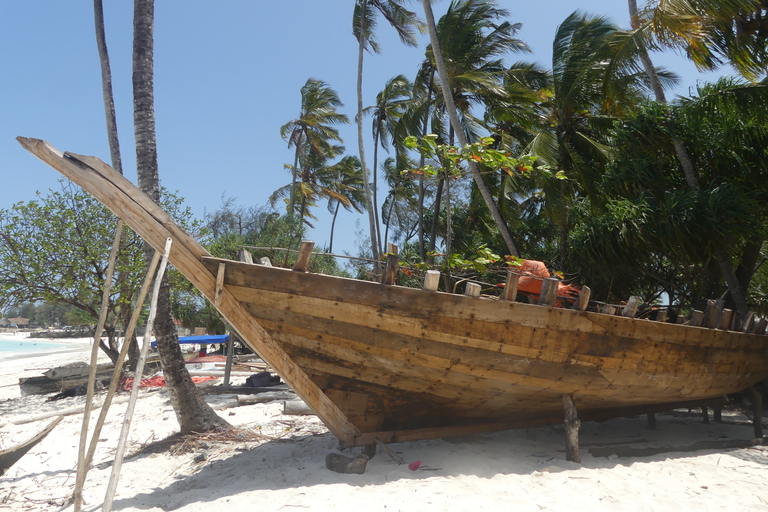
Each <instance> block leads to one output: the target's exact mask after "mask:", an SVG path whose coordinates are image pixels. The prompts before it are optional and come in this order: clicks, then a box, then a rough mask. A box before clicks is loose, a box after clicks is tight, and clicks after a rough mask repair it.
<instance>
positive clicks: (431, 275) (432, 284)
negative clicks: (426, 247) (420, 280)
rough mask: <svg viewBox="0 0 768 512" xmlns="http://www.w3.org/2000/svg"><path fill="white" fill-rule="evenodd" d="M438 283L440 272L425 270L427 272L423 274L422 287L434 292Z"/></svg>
mask: <svg viewBox="0 0 768 512" xmlns="http://www.w3.org/2000/svg"><path fill="white" fill-rule="evenodd" d="M439 284H440V272H438V271H437V270H427V273H426V274H425V275H424V286H423V287H422V288H423V289H424V290H427V291H430V292H435V291H437V286H438V285H439Z"/></svg>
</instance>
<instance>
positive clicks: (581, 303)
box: [573, 286, 592, 311]
mask: <svg viewBox="0 0 768 512" xmlns="http://www.w3.org/2000/svg"><path fill="white" fill-rule="evenodd" d="M591 294H592V290H591V289H590V288H589V286H584V287H582V288H581V292H580V293H579V298H578V299H576V302H575V303H574V304H573V309H575V310H577V311H584V310H586V309H587V306H589V296H590V295H591Z"/></svg>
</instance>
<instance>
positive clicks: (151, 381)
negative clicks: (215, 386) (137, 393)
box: [123, 375, 216, 391]
mask: <svg viewBox="0 0 768 512" xmlns="http://www.w3.org/2000/svg"><path fill="white" fill-rule="evenodd" d="M215 378H216V377H200V376H193V377H192V382H194V383H195V384H197V383H198V382H205V381H207V380H213V379H215ZM131 387H133V377H128V378H126V379H125V381H124V382H123V389H124V390H125V391H130V390H131ZM139 387H142V388H164V387H165V377H163V376H162V375H155V376H154V377H148V378H146V379H141V382H140V383H139Z"/></svg>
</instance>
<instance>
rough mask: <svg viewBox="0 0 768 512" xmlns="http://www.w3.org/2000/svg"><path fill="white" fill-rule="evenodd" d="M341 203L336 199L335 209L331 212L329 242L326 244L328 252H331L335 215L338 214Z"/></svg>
mask: <svg viewBox="0 0 768 512" xmlns="http://www.w3.org/2000/svg"><path fill="white" fill-rule="evenodd" d="M340 205H341V203H339V202H338V201H336V211H334V212H333V220H332V221H331V242H330V244H329V245H328V252H330V253H332V252H333V230H334V228H335V227H336V216H337V215H338V214H339V206H340Z"/></svg>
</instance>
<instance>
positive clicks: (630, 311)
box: [621, 295, 640, 318]
mask: <svg viewBox="0 0 768 512" xmlns="http://www.w3.org/2000/svg"><path fill="white" fill-rule="evenodd" d="M639 305H640V297H638V296H636V295H633V296H632V297H630V298H629V300H628V301H627V304H626V305H625V306H624V309H622V310H621V316H625V317H627V318H635V315H636V314H637V307H638V306H639Z"/></svg>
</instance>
